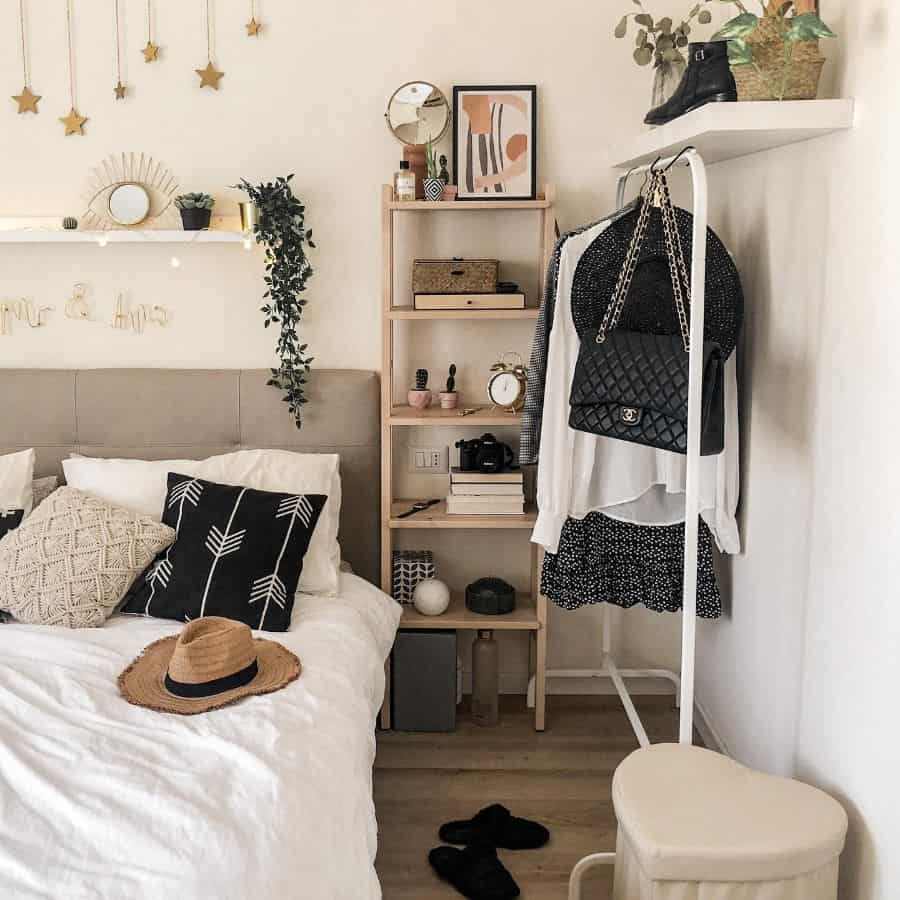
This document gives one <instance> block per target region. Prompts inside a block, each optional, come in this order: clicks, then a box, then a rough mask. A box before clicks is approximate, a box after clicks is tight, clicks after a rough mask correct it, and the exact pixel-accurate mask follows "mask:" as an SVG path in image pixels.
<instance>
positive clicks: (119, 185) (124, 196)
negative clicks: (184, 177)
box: [82, 153, 178, 229]
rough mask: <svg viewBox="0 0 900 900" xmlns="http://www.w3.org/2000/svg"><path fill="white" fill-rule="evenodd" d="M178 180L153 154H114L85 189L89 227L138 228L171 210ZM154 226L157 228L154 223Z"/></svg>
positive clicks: (85, 218) (85, 216)
mask: <svg viewBox="0 0 900 900" xmlns="http://www.w3.org/2000/svg"><path fill="white" fill-rule="evenodd" d="M177 193H178V179H177V178H176V177H175V176H174V175H173V174H172V173H171V172H170V171H169V170H168V169H167V168H166V167H165V166H164V165H162V163H159V162H157V161H156V160H154V159H153V157H152V156H145V155H144V154H143V153H141V154H140V155H136V154H134V153H113V154H112V155H110V156H108V157H107V158H106V159H104V160H103V162H101V163H100V165H99V166H97V167H96V168H95V169H94V170H93V172H92V173H91V178H90V180H89V181H88V184H87V189H86V192H85V203H86V206H87V209H86V211H85V212H84V214H83V215H82V225H83V226H84V227H85V228H88V229H90V228H97V229H106V228H134V227H136V226H138V225H142V224H144V225H145V223H147V221H148V220H158V219H160V218H161V217H162V216H163V215H164V214H166V213H170V215H171V218H172V225H173V227H176V224H177V217H176V216H175V213H174V210H173V209H172V201H173V200H174V199H175V196H176V194H177ZM152 227H156V224H155V222H154V225H153V226H152Z"/></svg>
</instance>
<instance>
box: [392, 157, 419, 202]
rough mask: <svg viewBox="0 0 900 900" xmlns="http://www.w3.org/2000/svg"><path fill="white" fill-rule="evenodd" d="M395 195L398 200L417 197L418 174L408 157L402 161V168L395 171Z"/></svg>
mask: <svg viewBox="0 0 900 900" xmlns="http://www.w3.org/2000/svg"><path fill="white" fill-rule="evenodd" d="M394 197H395V198H396V199H397V200H415V199H416V176H415V173H414V172H412V171H411V170H410V168H409V160H407V159H404V160H401V161H400V169H399V171H397V172H395V173H394Z"/></svg>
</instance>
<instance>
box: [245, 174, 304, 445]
mask: <svg viewBox="0 0 900 900" xmlns="http://www.w3.org/2000/svg"><path fill="white" fill-rule="evenodd" d="M293 177H294V176H293V175H288V176H287V178H284V177H279V178H276V179H275V180H274V181H269V182H264V183H263V184H257V185H252V184H250V182H248V181H247V180H246V179H243V180H242V181H241V183H240V184H237V185H234V186H235V187H237V188H240V189H241V190H242V191H244V192H245V193H246V194H247V196H248V197H249V198H250V200H251V201H252V202H253V203H254V204H255V205H256V207H257V209H258V211H259V219H258V221H257V222H256V224H255V225H254V226H253V236H254V237H255V238H256V241H257V243H260V244H262V245H263V246H264V247H265V248H266V275H265V278H264V281H265V285H266V292H265V294H263V299H264V300H265V304H264V305H263V306H262V307H261V312H262V313H263V315H264V316H265V317H266V318H265V323H264V325H265V327H266V328H268V327H269V325H270V324H277V325H279V326H280V330H279V334H278V344H277V351H278V357H279V365H278V368H277V369H271V370H270V371H271V373H272V377H271V378H270V379H269V380H268V381H267V382H266V384H270V385H272V386H273V387H278V388H280V389H281V390H282V391H283V393H284V396H283V397H282V399H283V400H284V402H285V403H287V405H288V410H289V411H290V413H291V415H292V416H293V417H294V422H295V423H296V425H297V427H298V428H300V426H301V425H302V424H303V421H302V415H301V410H302V409H303V404H305V403H306V402H307V398H306V382H307V378H308V376H309V369H310V364H311V363H312V361H313V358H312V357H311V356H307V355H306V353H307V347H308V346H309V345H308V344H301V343H300V337H299V335H298V334H297V328H298V326H299V324H300V317H301V315H302V314H303V308H304V307H305V306H306V304H307V302H308V301H307V299H306V298H305V297H304V296H303V292H304V291H305V290H306V282H307V281H308V280H309V279H310V278H311V277H312V275H313V267H312V265H310V262H309V260H308V259H307V257H306V247H307V246H310V247H315V246H316V245H315V244H314V243H313V239H312V229H311V228H307V227H306V225H305V220H306V207H305V206H304V205H303V203H302V202H301V201H300V200H299V199H298V198H297V197H295V196H294V192H293V190H291V184H290V182H291V179H292V178H293Z"/></svg>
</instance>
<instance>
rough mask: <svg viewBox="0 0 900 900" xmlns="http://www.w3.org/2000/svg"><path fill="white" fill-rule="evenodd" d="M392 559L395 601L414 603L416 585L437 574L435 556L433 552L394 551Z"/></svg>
mask: <svg viewBox="0 0 900 900" xmlns="http://www.w3.org/2000/svg"><path fill="white" fill-rule="evenodd" d="M391 558H392V562H393V590H394V599H395V600H399V601H400V602H401V603H412V599H413V591H415V589H416V585H417V584H418V583H419V582H420V581H424V580H425V579H426V578H434V576H435V575H436V574H437V569H436V567H435V565H434V554H433V553H432V552H431V550H394V552H393V553H392V555H391Z"/></svg>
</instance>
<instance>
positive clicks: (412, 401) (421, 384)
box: [406, 369, 431, 409]
mask: <svg viewBox="0 0 900 900" xmlns="http://www.w3.org/2000/svg"><path fill="white" fill-rule="evenodd" d="M406 399H407V402H408V403H409V405H410V406H411V407H412V408H413V409H427V408H428V407H429V406H431V391H429V390H428V369H416V386H415V387H414V388H410V389H409V391H408V393H407V395H406Z"/></svg>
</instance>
